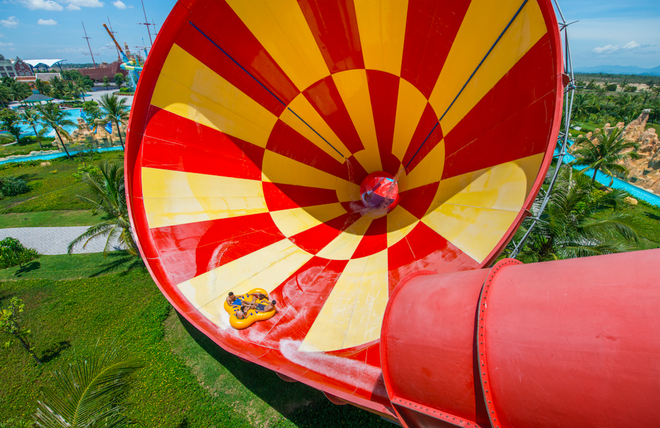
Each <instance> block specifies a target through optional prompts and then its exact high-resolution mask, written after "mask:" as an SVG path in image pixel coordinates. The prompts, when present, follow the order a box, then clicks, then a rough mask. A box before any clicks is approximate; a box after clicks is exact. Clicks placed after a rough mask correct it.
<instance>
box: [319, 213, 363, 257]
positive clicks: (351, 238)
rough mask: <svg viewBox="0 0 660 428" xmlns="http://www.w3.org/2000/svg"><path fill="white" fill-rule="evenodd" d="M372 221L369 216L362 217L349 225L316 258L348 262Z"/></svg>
mask: <svg viewBox="0 0 660 428" xmlns="http://www.w3.org/2000/svg"><path fill="white" fill-rule="evenodd" d="M372 221H373V218H372V217H370V216H366V215H365V216H362V217H361V218H360V219H359V220H358V221H356V222H355V223H353V224H351V225H350V226H349V227H348V228H346V230H345V231H343V232H342V233H340V234H339V236H337V237H336V238H335V239H333V240H332V241H331V242H330V243H329V244H328V245H327V246H326V247H325V248H323V249H322V250H321V251H319V253H318V254H317V256H318V257H322V258H324V259H329V260H348V259H350V258H351V257H352V256H353V253H354V252H355V250H356V249H357V247H358V245H360V241H361V240H362V238H363V237H364V234H365V232H366V231H367V229H369V225H370V224H371V222H372Z"/></svg>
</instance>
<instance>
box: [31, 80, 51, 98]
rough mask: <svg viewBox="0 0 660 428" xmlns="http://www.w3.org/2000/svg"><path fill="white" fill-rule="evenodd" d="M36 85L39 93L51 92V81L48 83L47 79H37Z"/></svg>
mask: <svg viewBox="0 0 660 428" xmlns="http://www.w3.org/2000/svg"><path fill="white" fill-rule="evenodd" d="M34 86H35V87H36V88H37V91H39V93H40V94H42V95H46V94H48V93H49V92H50V83H48V82H47V81H45V80H39V79H37V81H36V82H34Z"/></svg>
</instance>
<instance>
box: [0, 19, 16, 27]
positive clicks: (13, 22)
mask: <svg viewBox="0 0 660 428" xmlns="http://www.w3.org/2000/svg"><path fill="white" fill-rule="evenodd" d="M0 24H2V25H4V26H5V27H7V28H16V27H18V18H16V17H15V16H10V17H9V18H7V19H3V20H2V21H0Z"/></svg>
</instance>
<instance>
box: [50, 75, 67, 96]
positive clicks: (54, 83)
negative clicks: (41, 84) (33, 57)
mask: <svg viewBox="0 0 660 428" xmlns="http://www.w3.org/2000/svg"><path fill="white" fill-rule="evenodd" d="M49 83H50V96H51V97H53V98H63V97H64V89H65V86H64V81H63V80H62V79H60V78H59V77H57V76H56V77H53V78H52V79H50V82H49Z"/></svg>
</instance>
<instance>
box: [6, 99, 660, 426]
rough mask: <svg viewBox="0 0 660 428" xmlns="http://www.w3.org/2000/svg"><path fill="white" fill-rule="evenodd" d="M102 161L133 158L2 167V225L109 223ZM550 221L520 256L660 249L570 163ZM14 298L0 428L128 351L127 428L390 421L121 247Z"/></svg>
mask: <svg viewBox="0 0 660 428" xmlns="http://www.w3.org/2000/svg"><path fill="white" fill-rule="evenodd" d="M613 105H616V104H613ZM635 105H636V106H637V107H643V106H642V105H641V104H640V103H636V104H635ZM630 108H632V107H630ZM601 111H602V109H601ZM605 111H607V112H609V113H607V115H605V116H599V115H597V114H589V115H586V116H585V115H582V116H580V114H579V113H578V112H576V115H577V116H578V118H579V119H581V120H582V122H581V123H582V124H583V126H584V128H585V130H588V131H591V132H593V130H594V129H595V128H598V127H602V125H603V122H602V121H603V120H610V119H611V118H616V117H615V116H614V114H616V115H619V114H620V113H621V112H620V111H619V110H614V109H612V110H607V109H605ZM631 111H632V110H631ZM610 113H613V115H609V114H610ZM633 113H637V112H636V111H634V112H633ZM633 113H630V114H633ZM603 114H605V113H603ZM651 126H652V125H651ZM587 127H590V128H593V129H590V128H587ZM585 153H586V154H585V155H584V156H585V157H584V158H583V159H587V158H588V156H589V154H588V153H587V152H585ZM576 154H577V155H578V156H580V155H579V153H577V152H576ZM619 154H620V153H619ZM609 155H611V159H610V158H608V159H609V161H608V162H610V163H607V162H605V163H603V162H601V164H603V165H606V166H607V165H609V168H611V169H612V168H614V167H613V166H612V162H614V161H615V160H616V159H615V158H616V156H618V154H617V153H614V154H612V153H610V154H608V156H609ZM612 156H613V157H612ZM612 159H614V161H613V160H612ZM106 161H107V162H109V165H110V166H111V165H113V164H114V165H116V166H119V165H122V164H123V152H121V151H119V152H105V153H103V154H84V155H82V154H81V155H76V156H73V157H72V158H71V159H69V158H66V157H64V158H59V159H55V160H51V161H47V162H43V161H30V162H23V163H9V164H4V165H0V194H1V195H2V196H1V197H0V228H10V227H36V226H41V227H45V226H91V225H95V224H98V223H100V222H101V221H103V220H108V221H109V220H112V218H111V216H110V215H109V214H108V213H107V212H103V211H102V210H99V211H98V212H92V210H91V207H92V204H90V203H89V202H87V201H86V200H85V199H84V198H91V199H94V198H95V195H94V193H93V192H92V191H90V188H89V186H88V183H89V177H90V176H98V172H99V171H100V169H98V168H99V166H100V167H101V168H103V166H102V163H103V162H106ZM599 161H600V160H599ZM599 165H600V164H599ZM599 168H600V167H599ZM614 169H615V168H614ZM95 174H96V175H95ZM546 188H547V185H546ZM5 189H6V190H5ZM79 196H82V197H83V198H80V197H79ZM120 205H121V204H120ZM537 205H538V204H537ZM541 219H542V220H543V221H542V222H540V223H539V225H538V227H537V228H535V229H534V231H533V232H532V234H531V235H530V237H529V239H528V240H527V243H526V245H525V246H524V248H523V250H522V252H521V254H520V255H519V259H521V260H523V261H525V262H534V261H545V260H555V259H562V258H572V257H582V256H589V255H596V254H607V253H615V252H622V251H633V250H640V249H646V248H658V247H660V227H659V226H660V208H657V207H654V206H652V205H649V204H647V203H645V202H643V201H637V200H634V201H633V200H632V199H630V198H629V195H627V194H626V193H625V192H622V191H618V190H611V189H608V188H605V187H603V186H601V185H599V184H598V183H594V182H593V180H592V179H591V177H590V176H585V175H582V174H581V173H579V172H577V171H574V170H573V169H572V168H570V167H569V166H564V167H563V170H562V172H561V174H560V176H559V180H558V182H557V185H556V188H555V193H554V194H553V197H552V198H551V200H550V203H549V204H548V207H547V209H546V211H545V213H544V214H543V216H542V217H541ZM528 225H529V223H527V222H526V223H524V224H523V227H522V228H521V230H520V231H519V233H518V235H517V236H516V238H515V239H516V240H518V239H519V238H520V236H521V235H522V233H523V232H524V230H525V229H524V228H525V227H527V226H528ZM510 250H511V247H509V249H508V250H507V251H510ZM506 254H507V252H506V251H505V253H504V255H506ZM12 301H16V302H22V304H23V305H24V306H23V312H21V313H20V314H18V315H19V321H20V326H21V328H22V329H23V331H26V330H29V334H28V335H27V336H26V337H28V338H29V341H30V347H29V348H31V350H32V352H34V356H36V357H37V359H39V360H40V361H41V364H38V363H37V362H36V360H35V358H34V357H33V356H31V355H30V353H29V352H26V349H25V348H24V347H22V346H20V345H19V343H18V342H17V340H18V339H17V336H12V335H11V334H2V333H0V344H2V343H5V342H12V343H11V344H10V345H8V346H6V347H3V348H2V349H0V428H3V427H28V426H33V425H32V416H33V415H34V414H35V412H36V411H37V408H38V407H39V404H38V401H40V400H43V397H42V395H41V391H42V390H47V389H48V388H55V385H56V377H55V376H54V375H53V373H54V372H57V371H60V372H63V373H67V371H68V367H69V365H74V366H75V364H76V362H77V361H81V360H82V359H84V358H88V359H89V360H90V361H91V360H93V354H94V353H95V352H98V349H101V350H111V349H115V348H118V347H119V348H121V350H122V351H121V352H122V354H121V358H122V360H123V361H128V362H130V363H131V364H133V365H134V368H137V367H139V368H137V370H136V371H135V373H134V374H131V375H130V376H128V377H127V379H130V380H131V382H130V385H129V386H128V390H127V392H126V394H124V395H123V396H120V397H119V398H120V400H119V401H118V402H119V403H121V405H122V406H123V407H124V408H125V412H124V413H125V416H126V417H127V418H128V420H129V421H130V426H135V427H225V426H231V427H252V426H259V427H295V426H299V427H302V426H304V427H319V426H329V427H335V426H382V427H385V426H391V425H390V423H389V422H387V421H384V420H382V419H380V418H379V417H378V416H375V415H373V414H370V413H368V412H366V411H363V410H360V409H357V408H355V407H353V406H350V405H347V406H336V405H334V404H331V403H330V402H329V401H328V400H327V399H326V398H325V396H324V395H323V393H321V392H319V391H317V390H315V389H313V388H310V387H307V386H305V385H303V384H300V383H287V382H284V381H282V380H281V379H280V378H279V377H278V376H277V375H276V374H275V373H274V372H272V371H270V370H267V369H264V368H262V367H260V366H257V365H255V364H252V363H248V362H245V361H243V360H241V359H239V358H237V357H235V356H233V355H231V354H229V353H227V352H225V351H223V350H222V349H221V348H219V347H218V346H217V345H215V344H214V343H213V342H212V341H211V340H210V339H208V338H206V337H205V336H204V335H203V334H201V333H199V332H198V331H197V330H196V329H195V328H194V327H193V326H191V325H190V324H189V323H188V322H187V321H186V320H185V319H184V318H183V317H181V316H179V315H178V314H177V313H176V311H175V310H174V309H172V307H171V305H170V304H169V303H168V301H167V300H166V299H165V297H163V295H162V294H161V293H160V291H159V289H158V287H157V286H156V285H155V283H154V282H153V280H152V279H151V277H150V275H149V273H148V271H147V269H146V268H145V266H144V264H143V263H142V261H141V259H140V258H139V257H135V256H131V255H130V254H128V253H127V252H124V251H115V252H111V253H110V254H109V255H108V256H107V257H104V255H103V254H102V253H97V254H77V255H57V256H45V255H43V256H40V257H39V258H37V259H34V260H31V261H29V262H26V263H22V264H21V265H17V266H13V267H10V268H7V269H3V270H0V309H1V308H7V307H8V306H9V305H10V304H11V302H12ZM62 394H64V393H62ZM42 408H43V406H42Z"/></svg>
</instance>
